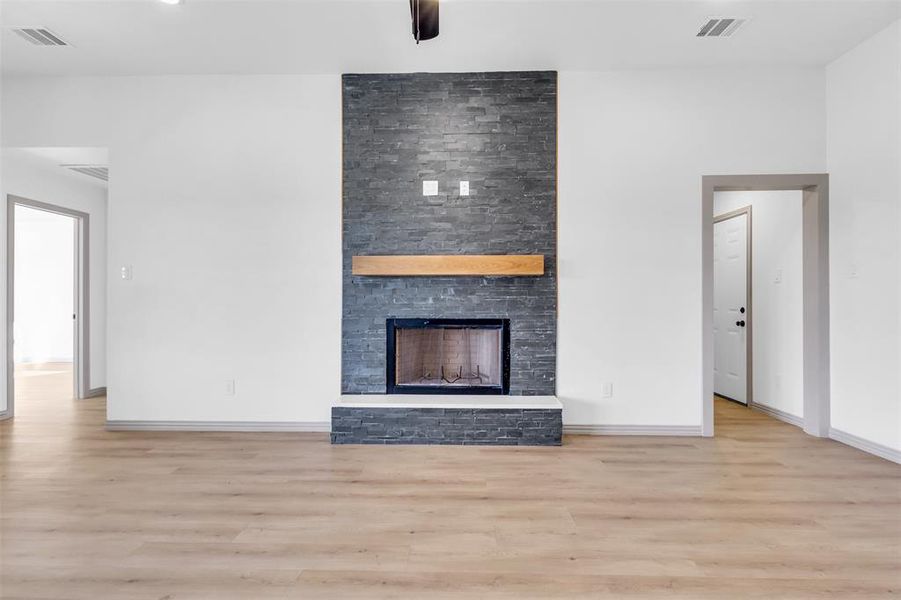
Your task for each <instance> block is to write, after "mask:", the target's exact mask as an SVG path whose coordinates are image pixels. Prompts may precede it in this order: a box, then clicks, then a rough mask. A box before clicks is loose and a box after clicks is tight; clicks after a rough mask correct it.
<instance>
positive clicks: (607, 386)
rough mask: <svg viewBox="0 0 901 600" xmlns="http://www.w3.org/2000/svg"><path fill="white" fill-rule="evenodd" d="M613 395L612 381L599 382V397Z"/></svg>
mask: <svg viewBox="0 0 901 600" xmlns="http://www.w3.org/2000/svg"><path fill="white" fill-rule="evenodd" d="M612 397H613V383H611V382H609V381H608V382H606V383H602V384H601V398H612Z"/></svg>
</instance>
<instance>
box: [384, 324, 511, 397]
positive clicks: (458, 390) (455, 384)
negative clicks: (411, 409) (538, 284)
mask: <svg viewBox="0 0 901 600" xmlns="http://www.w3.org/2000/svg"><path fill="white" fill-rule="evenodd" d="M386 331H387V340H386V341H387V352H386V357H387V372H386V389H385V391H386V393H388V394H509V393H510V321H509V319H387V321H386Z"/></svg>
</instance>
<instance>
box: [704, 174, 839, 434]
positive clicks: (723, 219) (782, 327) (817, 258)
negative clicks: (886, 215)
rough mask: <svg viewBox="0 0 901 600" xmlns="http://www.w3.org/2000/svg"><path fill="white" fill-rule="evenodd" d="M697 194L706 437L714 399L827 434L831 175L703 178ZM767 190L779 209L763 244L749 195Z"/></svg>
mask: <svg viewBox="0 0 901 600" xmlns="http://www.w3.org/2000/svg"><path fill="white" fill-rule="evenodd" d="M702 188H703V191H702V211H703V214H702V218H703V227H702V249H703V253H702V261H703V264H702V271H703V294H702V296H703V302H702V304H703V307H702V310H703V344H702V345H703V353H702V354H703V392H702V398H701V402H702V414H703V427H702V431H703V434H704V435H707V436H711V435H713V433H714V422H713V415H714V396H715V395H719V396H721V397H724V398H728V399H731V400H735V401H736V402H739V403H741V404H746V405H749V406H753V407H754V408H758V409H760V410H762V411H763V412H768V413H769V414H771V416H774V417H777V418H780V419H781V420H783V421H787V422H790V423H793V424H795V425H799V426H803V428H804V430H805V431H806V432H807V433H809V434H811V435H816V436H821V437H825V436H828V435H829V294H828V292H829V280H828V273H829V272H828V231H829V229H828V176H827V175H819V174H813V175H736V176H708V177H704V178H703V180H702ZM767 194H769V195H770V196H771V197H770V198H769V199H770V200H771V201H773V204H772V206H775V207H778V208H779V210H771V211H769V212H768V213H765V214H769V215H770V217H771V218H770V222H769V223H768V225H769V227H767V228H766V230H767V232H768V233H769V234H772V235H770V236H769V238H770V239H767V240H765V241H763V242H761V239H762V238H760V236H755V233H754V232H755V229H756V228H758V225H759V219H758V218H757V217H759V216H761V214H762V211H758V208H757V207H756V206H755V205H754V204H755V201H754V198H761V199H762V197H763V196H765V195H767ZM788 215H790V216H788ZM755 250H756V252H755ZM755 263H756V264H757V265H758V266H759V265H761V264H763V265H764V268H761V269H758V268H755ZM764 315H767V318H766V319H764V318H762V317H763V316H764ZM760 333H764V335H763V336H761V335H759V334H760ZM756 346H761V347H760V348H757V350H759V351H760V352H755V347H756ZM761 353H763V355H764V356H766V358H767V360H766V361H761V364H760V365H755V360H754V358H755V356H756V355H760V354H761ZM758 367H759V368H758ZM757 400H759V401H757Z"/></svg>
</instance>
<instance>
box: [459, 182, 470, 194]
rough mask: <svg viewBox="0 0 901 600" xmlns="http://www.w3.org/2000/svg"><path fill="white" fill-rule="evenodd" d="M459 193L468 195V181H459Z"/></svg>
mask: <svg viewBox="0 0 901 600" xmlns="http://www.w3.org/2000/svg"><path fill="white" fill-rule="evenodd" d="M460 195H461V196H468V195H469V182H468V181H461V182H460Z"/></svg>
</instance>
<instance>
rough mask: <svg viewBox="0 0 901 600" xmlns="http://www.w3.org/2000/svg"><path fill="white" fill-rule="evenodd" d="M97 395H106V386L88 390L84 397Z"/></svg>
mask: <svg viewBox="0 0 901 600" xmlns="http://www.w3.org/2000/svg"><path fill="white" fill-rule="evenodd" d="M98 396H106V386H104V387H98V388H94V389H90V390H88V393H87V394H85V398H96V397H98Z"/></svg>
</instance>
